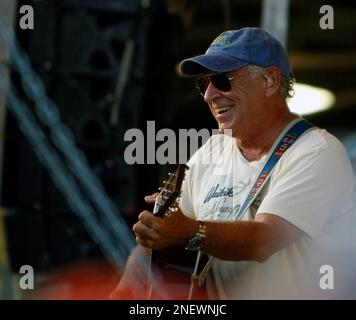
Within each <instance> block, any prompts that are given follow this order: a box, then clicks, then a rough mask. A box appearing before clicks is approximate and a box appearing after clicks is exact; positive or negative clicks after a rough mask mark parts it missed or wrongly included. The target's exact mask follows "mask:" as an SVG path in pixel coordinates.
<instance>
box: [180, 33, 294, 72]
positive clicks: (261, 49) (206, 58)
mask: <svg viewBox="0 0 356 320" xmlns="http://www.w3.org/2000/svg"><path fill="white" fill-rule="evenodd" d="M248 64H254V65H258V66H261V67H270V66H276V67H278V68H279V69H280V70H281V73H282V75H283V76H285V77H287V78H291V77H293V75H292V71H291V67H290V64H289V59H288V55H287V52H286V50H285V49H284V47H283V45H282V44H281V43H280V42H279V41H278V40H277V39H276V38H274V37H272V36H271V35H270V34H269V33H268V32H266V31H265V30H263V29H261V28H251V27H249V28H242V29H239V30H230V31H225V32H223V33H222V34H220V35H219V36H218V37H217V38H216V39H215V40H214V41H213V42H212V43H211V45H210V47H209V48H208V50H207V51H206V52H205V54H202V55H199V56H195V57H192V58H189V59H185V60H183V61H182V62H181V63H180V65H179V68H180V72H181V73H182V74H183V75H185V76H197V75H200V74H202V73H204V72H207V71H213V72H218V73H220V72H230V71H233V70H236V69H239V68H242V67H244V66H246V65H248Z"/></svg>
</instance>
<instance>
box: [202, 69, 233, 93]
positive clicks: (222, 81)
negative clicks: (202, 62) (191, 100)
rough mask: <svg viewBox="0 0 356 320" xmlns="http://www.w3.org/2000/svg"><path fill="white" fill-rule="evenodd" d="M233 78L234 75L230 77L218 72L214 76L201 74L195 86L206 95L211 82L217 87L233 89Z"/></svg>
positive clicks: (227, 89) (225, 89)
mask: <svg viewBox="0 0 356 320" xmlns="http://www.w3.org/2000/svg"><path fill="white" fill-rule="evenodd" d="M233 79H234V78H233V77H228V76H227V75H226V74H224V73H217V74H214V75H212V76H201V77H198V78H197V79H196V82H195V87H196V88H197V89H198V90H199V92H200V94H201V95H204V94H205V91H206V89H207V88H208V86H209V84H210V82H211V83H212V84H213V85H214V87H215V88H216V89H218V90H220V91H223V92H227V91H230V90H231V80H233Z"/></svg>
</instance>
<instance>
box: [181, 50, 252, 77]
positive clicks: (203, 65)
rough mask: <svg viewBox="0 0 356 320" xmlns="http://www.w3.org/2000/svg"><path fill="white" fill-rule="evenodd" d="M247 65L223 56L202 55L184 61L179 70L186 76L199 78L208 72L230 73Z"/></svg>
mask: <svg viewBox="0 0 356 320" xmlns="http://www.w3.org/2000/svg"><path fill="white" fill-rule="evenodd" d="M247 64H248V63H247V62H245V61H242V60H239V59H236V58H232V57H229V56H225V55H221V54H202V55H200V56H196V57H193V58H189V59H185V60H183V61H182V62H181V63H180V65H179V69H180V72H181V74H182V75H184V76H198V75H200V74H202V73H205V72H208V71H213V72H229V71H233V70H235V69H239V68H242V67H244V66H246V65H247Z"/></svg>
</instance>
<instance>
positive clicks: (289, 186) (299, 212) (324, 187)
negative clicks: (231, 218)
mask: <svg viewBox="0 0 356 320" xmlns="http://www.w3.org/2000/svg"><path fill="white" fill-rule="evenodd" d="M281 160H282V159H281ZM278 165H279V164H277V166H276V172H275V173H273V174H272V176H271V181H270V185H269V189H268V191H267V194H266V196H265V198H264V199H263V201H262V203H261V205H260V207H259V209H258V211H257V214H259V213H270V214H274V215H278V216H280V217H282V218H284V219H285V220H287V221H288V222H290V223H292V224H294V225H295V226H297V227H298V228H300V229H301V230H303V231H304V232H306V233H307V234H308V235H309V236H311V237H312V238H314V237H315V236H316V235H317V234H318V232H319V231H320V230H321V229H322V228H323V226H324V224H325V223H326V222H327V221H328V220H329V219H330V217H332V216H337V215H338V214H342V213H343V212H347V210H350V208H349V206H350V205H351V206H352V204H350V202H352V201H350V199H352V190H353V179H352V169H351V165H350V161H349V159H348V156H347V154H346V151H345V150H344V148H343V146H342V144H341V143H340V142H333V143H332V144H331V145H326V146H324V147H321V148H317V149H314V150H309V151H308V152H306V153H304V154H303V153H300V154H294V155H293V156H292V157H288V159H286V160H285V161H283V164H281V165H280V166H278ZM277 169H278V170H277Z"/></svg>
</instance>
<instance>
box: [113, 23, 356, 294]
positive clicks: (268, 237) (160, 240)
mask: <svg viewBox="0 0 356 320" xmlns="http://www.w3.org/2000/svg"><path fill="white" fill-rule="evenodd" d="M180 69H181V72H182V74H183V75H186V76H196V77H197V81H196V86H197V88H198V90H199V91H200V94H201V95H202V96H203V98H204V100H205V102H206V103H207V104H208V106H209V108H210V111H211V113H212V115H213V116H214V118H215V119H216V121H217V123H218V126H219V129H220V131H221V133H222V134H223V133H224V130H227V129H229V130H231V132H232V136H231V137H225V139H221V136H219V135H215V136H212V137H211V138H210V139H209V141H208V142H207V143H206V144H205V145H204V146H203V147H202V148H200V149H199V150H198V151H197V152H196V153H195V154H194V156H193V157H192V158H191V159H190V161H189V162H188V166H189V167H190V169H189V170H188V172H187V175H186V178H185V180H184V183H183V188H182V197H181V199H180V204H179V208H180V209H179V210H178V212H176V213H175V214H173V215H172V216H170V217H168V218H164V219H162V218H158V217H156V216H154V215H153V214H152V213H151V212H149V211H143V212H141V214H140V215H139V221H138V222H137V223H136V224H135V226H134V228H133V230H134V232H135V234H136V236H137V238H136V239H137V242H138V249H137V250H136V251H135V253H134V254H133V255H132V256H131V258H130V260H129V263H128V268H127V271H126V273H125V275H124V277H123V279H122V281H121V282H120V284H119V286H118V288H117V290H116V292H115V294H114V295H113V297H115V295H116V297H120V293H122V292H125V291H126V292H127V291H128V290H129V291H131V292H134V291H135V289H134V287H135V286H134V285H133V283H134V282H133V279H135V278H136V279H138V278H139V277H138V273H137V272H138V271H137V270H139V268H136V267H135V266H137V265H138V262H137V261H138V260H137V257H138V256H139V253H142V252H145V250H146V249H147V248H150V249H162V248H166V247H169V246H171V245H173V244H185V246H186V248H187V250H196V251H197V250H201V251H203V252H205V253H206V254H208V255H209V256H211V257H213V258H214V260H212V261H213V263H212V265H211V269H210V273H211V277H210V278H209V284H211V285H213V286H214V287H215V289H216V292H215V293H214V294H217V296H215V295H213V291H209V294H210V297H211V298H216V297H217V298H220V299H320V298H349V297H354V294H355V292H354V291H353V290H354V288H353V286H352V285H350V286H349V285H348V284H349V283H350V281H352V280H354V277H353V275H352V273H351V272H350V273H349V270H352V267H353V266H352V263H353V257H354V252H352V251H350V250H352V249H351V248H350V247H349V244H350V243H351V236H352V231H353V228H354V227H355V221H354V216H353V199H352V196H353V188H354V186H353V178H352V177H353V174H352V168H351V165H350V161H349V159H348V156H347V154H346V152H345V150H344V147H343V146H342V144H341V143H340V142H339V141H338V140H337V139H336V138H335V137H334V136H332V135H331V134H330V133H328V132H327V131H326V130H323V129H320V128H315V127H314V128H310V129H309V130H306V131H305V132H304V133H301V134H300V137H299V138H297V137H296V136H294V135H285V134H286V132H287V130H288V129H290V128H291V127H293V126H294V125H295V124H297V123H299V122H301V121H303V119H301V118H300V117H299V116H297V115H295V114H293V113H291V112H290V111H289V109H288V105H287V102H286V101H287V99H288V98H289V97H290V93H291V91H292V85H293V75H292V71H291V67H290V64H289V60H288V56H287V54H286V51H285V50H284V48H283V47H282V45H281V44H280V43H279V42H278V41H277V40H276V39H275V38H273V37H272V36H271V35H269V34H268V33H267V32H265V31H264V30H262V29H260V28H243V29H240V30H233V31H227V32H224V33H223V34H221V35H220V36H218V37H217V38H216V39H215V40H214V41H213V42H212V44H211V45H210V47H209V48H208V50H207V51H206V53H205V54H202V55H199V56H196V57H192V58H189V59H186V60H184V61H182V63H181V64H180ZM279 140H281V144H280V148H279V149H278V150H277V149H276V150H277V152H275V154H276V155H280V156H281V157H280V159H279V161H278V162H277V164H276V165H275V167H274V169H273V171H272V172H271V173H270V177H269V180H268V182H267V183H266V184H265V185H264V186H263V188H262V189H261V191H260V192H259V193H258V196H257V198H256V199H255V200H254V201H253V203H252V204H251V205H250V206H247V210H246V212H243V214H242V215H241V207H243V206H244V204H245V199H246V198H247V196H248V195H249V194H250V193H253V192H254V187H255V186H256V184H255V182H256V180H257V185H259V182H258V181H260V180H259V179H262V178H263V179H264V178H265V176H263V175H262V176H259V175H260V172H261V170H262V169H263V168H264V166H265V164H266V163H267V162H268V161H269V159H270V158H271V157H273V154H272V152H270V151H273V150H275V149H274V147H275V146H276V144H277V143H278V142H279ZM290 141H292V143H293V144H292V143H290ZM288 144H291V146H290V148H289V149H288V150H287V151H285V149H286V148H285V146H286V145H288ZM284 151H285V152H284ZM216 154H219V155H220V156H221V157H222V158H223V159H224V162H223V166H222V167H221V163H220V164H219V166H220V167H219V170H218V171H216V166H217V164H216V162H214V161H210V162H209V159H214V155H215V158H216ZM262 171H263V170H262ZM261 177H262V178H261ZM261 181H262V180H261ZM227 190H229V192H227ZM154 198H155V197H154V196H151V197H148V198H147V201H148V202H153V201H154ZM145 248H146V249H145ZM326 265H327V266H329V267H330V268H329V269H327V270H332V274H331V273H330V274H329V275H324V276H330V278H328V281H329V284H330V283H331V282H332V283H333V285H329V286H328V285H326V286H325V285H323V284H322V281H323V274H321V270H324V269H325V268H322V267H323V266H326ZM134 270H135V271H134ZM210 287H212V286H210ZM136 288H137V287H136Z"/></svg>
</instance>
